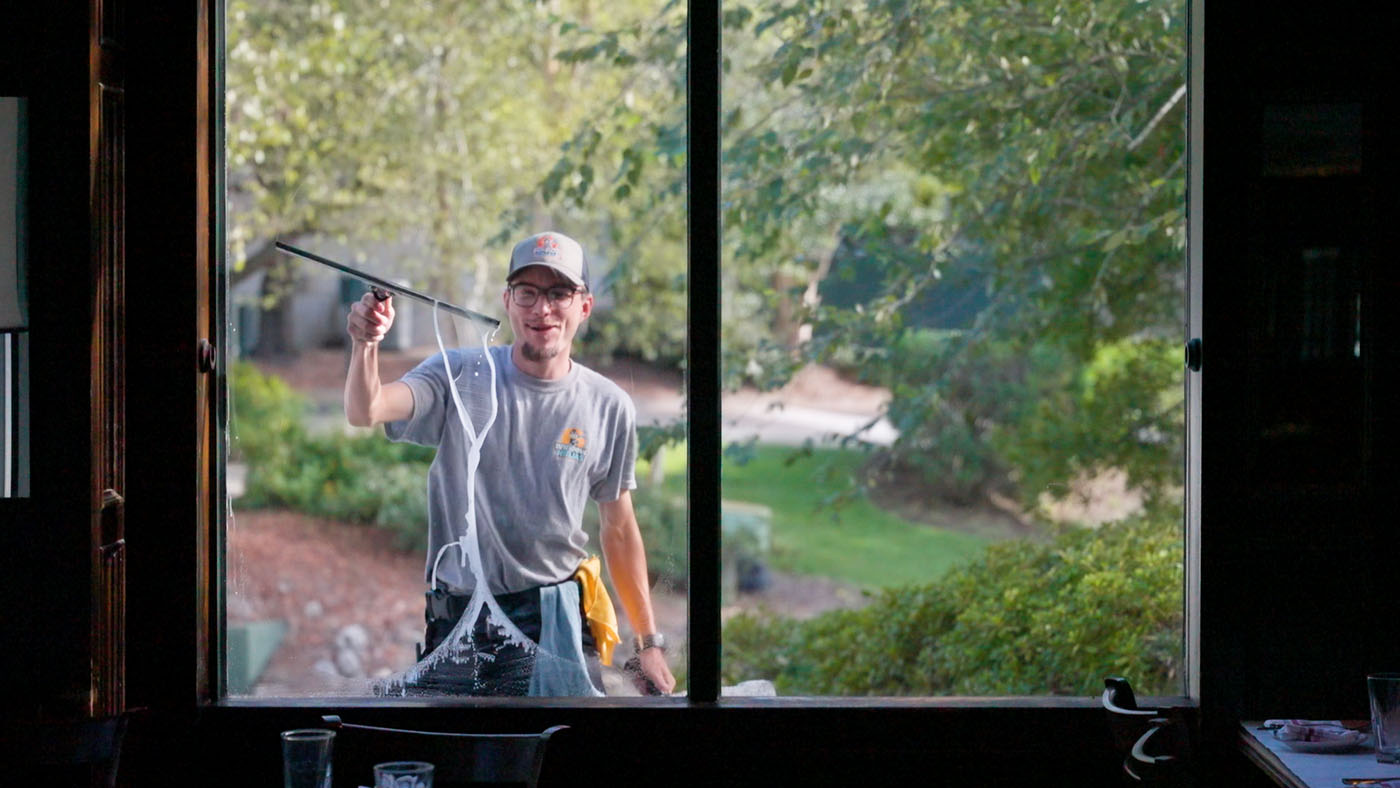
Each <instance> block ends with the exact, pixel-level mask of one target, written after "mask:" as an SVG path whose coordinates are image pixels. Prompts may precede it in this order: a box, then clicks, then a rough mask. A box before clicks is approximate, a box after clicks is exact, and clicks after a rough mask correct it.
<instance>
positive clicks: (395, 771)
mask: <svg viewBox="0 0 1400 788" xmlns="http://www.w3.org/2000/svg"><path fill="white" fill-rule="evenodd" d="M374 788H433V765H432V764H431V763H425V762H423V761H390V762H388V763H376V764H375V765H374Z"/></svg>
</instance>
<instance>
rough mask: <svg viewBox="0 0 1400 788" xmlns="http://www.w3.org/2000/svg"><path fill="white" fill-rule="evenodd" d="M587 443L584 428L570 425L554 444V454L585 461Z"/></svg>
mask: <svg viewBox="0 0 1400 788" xmlns="http://www.w3.org/2000/svg"><path fill="white" fill-rule="evenodd" d="M587 443H588V439H587V438H585V437H583V430H581V429H579V428H577V427H570V428H568V429H566V430H564V432H563V434H561V435H560V436H559V442H558V443H556V444H554V456H556V457H567V458H569V459H571V460H575V461H578V462H583V455H584V451H583V447H584V446H585V445H586V444H587Z"/></svg>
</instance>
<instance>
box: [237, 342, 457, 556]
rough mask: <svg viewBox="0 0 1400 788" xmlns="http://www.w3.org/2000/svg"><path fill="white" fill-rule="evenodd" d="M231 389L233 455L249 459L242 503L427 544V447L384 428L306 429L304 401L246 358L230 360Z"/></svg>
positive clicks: (407, 545) (410, 546) (416, 546)
mask: <svg viewBox="0 0 1400 788" xmlns="http://www.w3.org/2000/svg"><path fill="white" fill-rule="evenodd" d="M230 387H231V388H232V390H233V391H232V400H233V402H234V406H235V407H234V412H233V419H232V423H233V426H232V430H231V433H232V436H233V446H234V454H235V457H237V458H238V459H241V460H243V461H244V462H246V463H247V465H248V477H247V482H246V488H245V491H244V494H243V497H242V498H241V499H240V500H239V505H240V506H242V507H246V508H260V507H285V508H288V509H292V510H295V511H299V512H305V513H306V514H310V515H315V516H317V517H325V518H328V519H333V520H340V521H344V522H351V523H364V524H369V525H375V526H378V527H381V528H386V529H388V530H390V531H392V532H393V533H394V534H395V538H396V542H397V543H398V545H399V546H400V547H402V548H403V549H405V550H422V549H426V548H427V527H428V526H427V523H428V514H427V495H426V492H425V488H426V485H427V474H428V465H429V464H430V463H431V461H432V456H433V450H432V449H430V448H425V447H422V446H414V445H411V444H403V443H392V442H390V441H388V440H386V439H385V438H384V436H383V435H382V434H374V435H345V434H344V433H341V432H330V433H325V434H311V433H309V432H308V431H307V430H306V428H305V427H304V425H303V421H302V420H303V418H304V417H305V415H306V413H307V411H308V410H309V405H308V403H307V402H306V399H305V398H304V397H302V396H301V395H300V394H298V393H297V392H295V391H293V390H292V389H291V388H290V387H289V386H287V385H286V384H285V383H284V382H283V381H281V380H280V379H278V378H277V377H275V376H271V375H263V374H262V373H261V372H259V371H258V370H257V369H256V368H255V367H254V366H253V365H252V364H249V363H247V362H239V363H237V364H235V365H234V366H233V370H232V374H231V375H230Z"/></svg>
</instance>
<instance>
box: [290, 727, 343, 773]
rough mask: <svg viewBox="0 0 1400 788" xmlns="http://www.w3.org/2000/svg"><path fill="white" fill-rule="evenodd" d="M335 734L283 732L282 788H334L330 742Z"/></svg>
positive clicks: (314, 730)
mask: <svg viewBox="0 0 1400 788" xmlns="http://www.w3.org/2000/svg"><path fill="white" fill-rule="evenodd" d="M334 741H335V731H328V730H322V729H320V728H300V729H298V730H292V731H282V785H283V788H331V743H332V742H334Z"/></svg>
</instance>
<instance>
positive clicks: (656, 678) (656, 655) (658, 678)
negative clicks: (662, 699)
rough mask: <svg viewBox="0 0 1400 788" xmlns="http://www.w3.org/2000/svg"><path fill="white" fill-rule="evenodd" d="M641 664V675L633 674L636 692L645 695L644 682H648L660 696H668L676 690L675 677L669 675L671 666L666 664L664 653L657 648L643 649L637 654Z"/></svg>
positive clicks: (645, 687)
mask: <svg viewBox="0 0 1400 788" xmlns="http://www.w3.org/2000/svg"><path fill="white" fill-rule="evenodd" d="M637 660H638V662H639V663H641V668H642V670H641V673H640V674H633V676H632V682H633V683H634V684H636V685H637V691H638V692H640V693H642V694H643V695H646V694H648V693H647V686H646V682H648V681H650V682H651V683H652V685H653V686H655V687H656V689H658V690H660V693H661V694H662V695H670V694H671V692H673V691H674V690H675V689H676V677H675V676H672V675H671V666H669V665H667V664H666V652H665V651H663V650H662V649H659V648H644V649H642V650H641V652H639V653H638V654H637Z"/></svg>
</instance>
